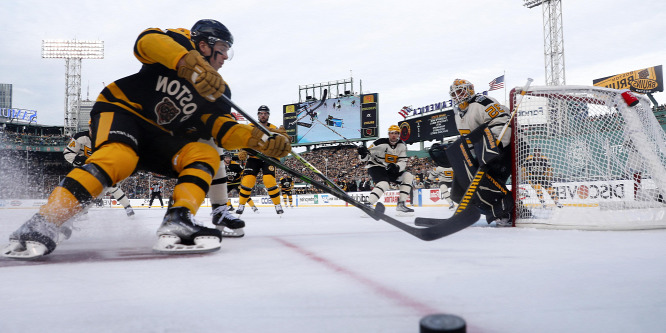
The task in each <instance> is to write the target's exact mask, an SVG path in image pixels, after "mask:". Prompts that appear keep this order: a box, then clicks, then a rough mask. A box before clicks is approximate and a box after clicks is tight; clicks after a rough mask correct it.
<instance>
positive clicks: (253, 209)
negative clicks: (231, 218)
mask: <svg viewBox="0 0 666 333" xmlns="http://www.w3.org/2000/svg"><path fill="white" fill-rule="evenodd" d="M251 207H252V211H253V212H255V213H259V208H257V206H251Z"/></svg>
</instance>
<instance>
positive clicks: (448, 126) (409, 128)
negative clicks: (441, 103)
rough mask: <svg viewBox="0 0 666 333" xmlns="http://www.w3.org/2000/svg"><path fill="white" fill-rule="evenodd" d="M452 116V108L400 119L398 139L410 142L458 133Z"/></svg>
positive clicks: (439, 138) (441, 137) (437, 138)
mask: <svg viewBox="0 0 666 333" xmlns="http://www.w3.org/2000/svg"><path fill="white" fill-rule="evenodd" d="M454 117H455V115H454V113H453V109H449V110H445V111H440V112H434V113H428V114H427V115H425V116H421V117H415V118H410V119H406V120H405V121H401V122H399V123H398V126H399V127H400V139H401V140H402V141H405V143H407V144H412V143H416V142H421V141H432V140H442V139H443V138H445V137H449V136H455V135H458V129H457V127H456V122H455V118H454Z"/></svg>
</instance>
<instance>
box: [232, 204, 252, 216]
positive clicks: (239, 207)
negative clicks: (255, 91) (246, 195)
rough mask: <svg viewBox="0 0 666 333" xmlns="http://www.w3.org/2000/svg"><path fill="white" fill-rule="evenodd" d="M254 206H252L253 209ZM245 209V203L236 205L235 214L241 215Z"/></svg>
mask: <svg viewBox="0 0 666 333" xmlns="http://www.w3.org/2000/svg"><path fill="white" fill-rule="evenodd" d="M254 208H256V207H252V209H254ZM244 211H245V205H238V209H236V214H238V215H241V214H243V212H244Z"/></svg>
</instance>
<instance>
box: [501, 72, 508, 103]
mask: <svg viewBox="0 0 666 333" xmlns="http://www.w3.org/2000/svg"><path fill="white" fill-rule="evenodd" d="M502 76H504V105H507V102H506V70H504V72H503V73H502Z"/></svg>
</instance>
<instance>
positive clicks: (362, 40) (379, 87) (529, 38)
mask: <svg viewBox="0 0 666 333" xmlns="http://www.w3.org/2000/svg"><path fill="white" fill-rule="evenodd" d="M562 2H563V4H562V12H563V25H564V50H565V63H566V80H567V84H572V85H591V84H592V80H593V79H596V78H600V77H604V76H608V75H613V74H619V73H624V72H628V71H631V70H636V69H641V68H646V67H651V66H656V65H662V64H664V62H666V2H664V1H663V0H640V1H627V0H586V1H580V0H564V1H562ZM0 13H2V21H1V22H0V26H1V27H2V33H0V45H2V51H1V53H0V83H11V84H13V89H14V93H13V107H14V108H22V109H31V110H37V112H38V117H39V120H38V123H40V124H45V125H63V123H64V121H63V116H64V103H65V97H64V94H65V60H64V59H42V58H41V41H42V40H43V39H80V40H85V39H94V40H102V41H104V48H105V50H104V53H105V54H104V59H102V60H83V66H82V79H81V82H82V97H83V98H84V99H85V98H86V97H87V96H89V97H90V99H93V100H94V99H95V98H96V97H97V95H98V94H99V92H100V91H101V90H102V88H103V87H104V85H105V84H109V83H110V82H112V81H114V80H116V79H119V78H121V77H124V76H127V75H130V74H133V73H135V72H136V71H137V70H138V69H139V67H140V63H139V62H138V60H136V58H135V57H134V56H133V53H132V46H133V44H134V41H135V39H136V37H137V36H138V34H139V33H140V32H141V31H142V30H143V29H145V28H148V27H158V28H163V29H166V28H177V27H184V28H188V29H189V28H191V26H192V25H193V24H194V22H196V21H197V20H198V19H201V18H212V19H216V20H218V21H220V22H222V23H224V24H225V25H226V26H227V27H228V28H229V29H230V30H231V32H232V33H233V35H234V38H235V43H234V46H233V48H234V52H235V56H234V58H233V60H232V61H231V62H228V63H226V64H225V65H224V67H223V68H222V69H221V71H220V73H221V74H222V76H223V77H224V79H225V80H226V81H227V82H228V83H229V84H230V86H231V89H232V93H233V96H232V98H233V100H235V102H236V103H237V104H238V105H240V106H241V107H243V108H244V109H245V110H246V111H247V112H248V113H250V114H252V115H255V114H256V109H257V107H258V106H259V105H261V104H266V105H268V106H269V107H270V108H271V110H274V112H273V113H272V117H271V122H273V123H276V124H281V123H282V116H281V106H282V105H284V104H289V103H293V102H297V101H298V87H299V85H305V84H313V83H320V82H327V81H335V80H343V79H349V78H350V77H353V79H354V91H355V92H359V91H360V89H361V85H362V92H363V93H378V94H379V110H380V134H381V135H384V134H385V130H386V129H387V128H388V126H389V125H391V124H394V123H397V122H398V121H399V120H402V117H400V116H399V115H398V111H399V110H400V109H401V108H402V107H403V106H406V105H411V106H413V107H421V106H426V105H428V104H432V103H436V102H440V101H443V100H448V99H449V98H448V89H449V85H450V84H451V81H452V80H453V79H455V78H465V79H468V80H470V81H472V83H474V84H475V85H476V90H477V91H482V90H486V89H488V83H489V82H490V81H491V80H492V79H494V78H495V77H497V76H500V75H502V74H504V73H506V85H507V93H508V90H509V89H510V88H511V87H514V86H522V85H523V84H524V83H525V81H526V79H527V78H528V77H532V78H534V80H535V83H534V84H536V85H543V84H544V81H545V74H544V56H543V52H544V45H543V29H542V26H543V18H542V12H541V8H540V7H539V8H533V9H528V8H526V7H524V6H523V1H522V0H510V1H497V0H477V1H475V0H470V1H449V0H436V1H435V0H433V1H425V0H410V1H404V0H400V1H393V0H361V1H359V0H355V1H349V0H335V1H331V0H318V1H301V0H282V1H268V0H238V1H220V0H215V1H196V0H193V1H182V0H179V1H172V0H159V1H157V0H145V1H144V0H142V1H137V0H133V1H127V0H116V1H113V2H99V1H73V0H59V1H52V0H49V1H37V0H33V1H25V0H22V1H10V0H3V1H1V2H0ZM490 95H491V96H493V97H496V98H498V99H499V100H500V101H504V90H496V91H493V92H491V93H490ZM654 97H655V98H656V99H657V101H658V102H659V103H660V104H664V103H666V95H664V93H656V94H655V95H654Z"/></svg>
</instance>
